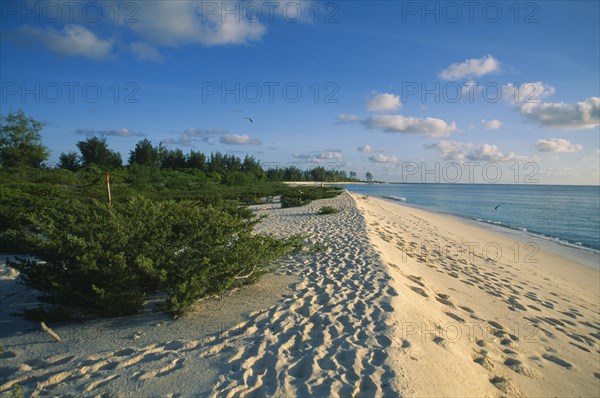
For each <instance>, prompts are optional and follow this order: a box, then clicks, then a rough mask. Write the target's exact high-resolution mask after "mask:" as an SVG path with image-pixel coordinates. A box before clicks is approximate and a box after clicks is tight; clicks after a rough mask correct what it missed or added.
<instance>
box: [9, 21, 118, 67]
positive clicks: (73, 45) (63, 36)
mask: <svg viewBox="0 0 600 398" xmlns="http://www.w3.org/2000/svg"><path fill="white" fill-rule="evenodd" d="M11 36H12V38H14V39H15V40H17V41H19V42H22V43H25V44H27V43H28V42H31V41H33V42H40V43H42V44H44V45H45V46H46V47H47V48H48V49H49V50H50V51H52V52H54V53H56V54H60V55H67V56H82V57H87V58H95V59H102V58H107V57H109V56H110V55H111V52H112V46H113V45H112V42H111V41H110V40H103V39H100V38H99V37H98V36H96V35H95V34H94V33H93V32H91V31H89V30H88V29H86V28H85V27H83V26H81V25H75V24H71V25H66V26H65V27H64V28H63V29H62V30H61V31H58V30H56V29H54V28H52V27H47V28H39V27H33V26H29V25H23V26H21V27H19V28H18V29H17V30H16V31H15V32H13V34H12V35H11Z"/></svg>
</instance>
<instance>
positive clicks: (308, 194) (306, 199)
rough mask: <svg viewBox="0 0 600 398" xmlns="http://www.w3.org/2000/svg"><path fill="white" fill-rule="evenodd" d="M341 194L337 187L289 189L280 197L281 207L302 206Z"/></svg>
mask: <svg viewBox="0 0 600 398" xmlns="http://www.w3.org/2000/svg"><path fill="white" fill-rule="evenodd" d="M340 193H342V189H341V188H339V187H308V186H307V187H301V188H296V187H294V188H292V187H289V188H288V189H287V190H286V192H284V193H283V194H282V195H281V207H284V208H285V207H296V206H304V205H307V204H309V203H310V202H312V201H313V200H317V199H327V198H333V197H336V196H337V195H339V194H340Z"/></svg>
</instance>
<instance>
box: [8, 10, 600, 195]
mask: <svg viewBox="0 0 600 398" xmlns="http://www.w3.org/2000/svg"><path fill="white" fill-rule="evenodd" d="M1 11H2V15H1V18H2V29H1V32H2V40H1V42H0V45H1V51H2V56H1V61H0V66H1V76H0V80H1V84H2V85H1V107H2V113H6V112H8V111H9V110H10V109H13V110H16V109H19V108H21V109H23V110H25V112H26V113H28V114H29V115H31V116H32V117H34V118H36V119H38V120H42V121H44V122H45V123H46V127H45V128H44V130H43V140H44V143H45V144H46V145H48V146H49V147H50V148H51V149H52V156H51V161H56V160H57V159H58V156H59V154H60V153H61V152H66V151H69V150H74V149H75V148H76V146H75V145H76V142H77V141H80V140H83V139H86V138H87V137H89V136H92V135H104V136H105V137H106V138H107V140H108V143H109V145H110V146H111V147H112V148H113V149H116V150H118V151H120V152H121V154H122V155H123V158H124V159H127V157H128V151H129V150H130V149H132V148H133V147H134V146H135V143H136V142H137V141H139V140H140V139H142V138H148V139H150V140H151V141H152V142H153V143H155V144H158V143H159V142H162V143H163V144H164V145H166V146H167V147H170V148H181V149H182V150H184V151H185V152H187V151H189V150H190V149H194V150H200V151H203V152H205V153H209V152H211V151H216V150H219V151H222V152H230V153H236V154H239V155H240V156H243V155H244V154H246V153H247V154H250V155H253V156H255V157H256V158H258V159H260V160H261V161H262V162H263V164H265V165H266V166H268V167H273V166H275V165H280V166H285V165H287V164H290V163H295V164H296V165H298V166H299V167H300V168H308V167H312V166H314V165H316V164H321V165H324V166H326V167H339V168H342V169H345V170H347V171H350V170H353V171H355V172H357V173H358V175H359V176H363V175H364V173H365V172H366V171H371V172H372V173H373V175H374V176H375V178H377V179H381V180H386V181H427V182H433V181H439V182H445V181H447V182H450V181H455V182H470V181H471V177H472V180H473V181H475V182H496V181H498V182H518V183H523V182H536V181H537V182H539V183H550V184H552V183H559V184H573V183H575V184H598V183H599V172H598V168H599V148H600V142H599V140H600V134H599V128H600V127H599V124H600V120H599V119H600V115H599V113H600V111H599V107H600V99H599V98H598V97H599V96H600V81H599V70H600V65H599V60H600V55H599V49H600V43H599V37H600V27H599V23H600V22H599V21H600V9H599V3H598V2H597V1H569V2H558V1H544V2H488V1H482V2H471V3H469V2H426V3H424V2H421V1H418V2H412V1H369V2H366V1H345V2H341V1H338V2H334V1H332V2H329V1H321V2H312V1H273V2H262V1H255V2H222V1H216V2H212V1H205V2H197V1H169V2H166V1H165V2H160V1H145V2H142V1H140V2H133V1H122V2H121V1H96V2H83V1H77V2H61V1H50V2H11V1H5V2H2V10H1ZM257 13H258V14H260V15H257ZM300 14H301V15H300ZM246 117H249V118H251V119H252V120H253V122H254V123H251V122H250V121H249V120H248V119H245V118H246ZM426 171H428V173H425V172H426ZM499 173H501V176H500V174H499ZM527 176H529V179H526V177H527Z"/></svg>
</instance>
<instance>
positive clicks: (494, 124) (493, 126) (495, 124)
mask: <svg viewBox="0 0 600 398" xmlns="http://www.w3.org/2000/svg"><path fill="white" fill-rule="evenodd" d="M481 124H482V125H483V127H485V129H486V130H497V129H499V128H500V127H501V126H502V122H501V121H500V120H498V119H491V120H487V119H481Z"/></svg>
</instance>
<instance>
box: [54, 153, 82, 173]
mask: <svg viewBox="0 0 600 398" xmlns="http://www.w3.org/2000/svg"><path fill="white" fill-rule="evenodd" d="M58 168H59V169H67V170H71V171H77V170H79V169H80V168H81V161H80V160H79V155H77V152H74V151H70V152H68V153H64V152H63V153H61V154H60V156H59V157H58Z"/></svg>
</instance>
